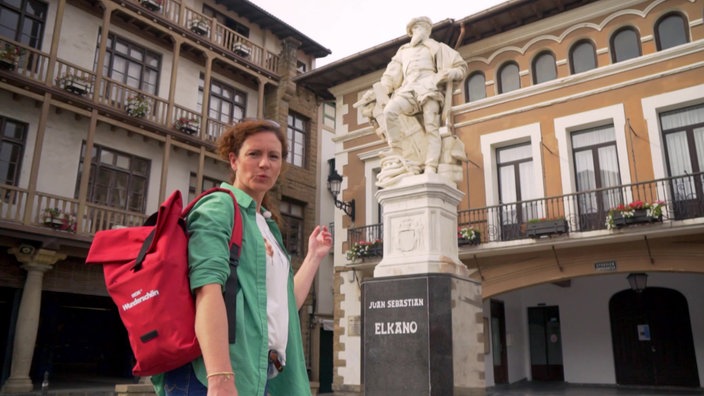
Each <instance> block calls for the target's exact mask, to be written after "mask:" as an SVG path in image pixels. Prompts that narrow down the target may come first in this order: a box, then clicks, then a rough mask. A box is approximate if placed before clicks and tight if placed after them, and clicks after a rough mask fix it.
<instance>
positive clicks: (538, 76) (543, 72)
mask: <svg viewBox="0 0 704 396" xmlns="http://www.w3.org/2000/svg"><path fill="white" fill-rule="evenodd" d="M556 78H557V68H556V66H555V57H554V56H553V55H552V54H551V53H549V52H543V53H542V54H540V55H538V56H537V57H536V58H535V61H533V82H534V83H535V84H540V83H542V82H545V81H550V80H554V79H556Z"/></svg>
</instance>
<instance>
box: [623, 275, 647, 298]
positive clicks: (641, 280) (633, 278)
mask: <svg viewBox="0 0 704 396" xmlns="http://www.w3.org/2000/svg"><path fill="white" fill-rule="evenodd" d="M626 279H628V284H629V285H631V289H632V290H633V291H634V292H636V293H641V292H643V290H645V287H646V285H647V284H648V274H646V273H643V272H634V273H632V274H628V276H627V277H626Z"/></svg>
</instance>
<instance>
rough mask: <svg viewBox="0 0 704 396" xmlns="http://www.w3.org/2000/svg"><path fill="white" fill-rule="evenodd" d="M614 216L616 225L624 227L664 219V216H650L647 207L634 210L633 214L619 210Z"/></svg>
mask: <svg viewBox="0 0 704 396" xmlns="http://www.w3.org/2000/svg"><path fill="white" fill-rule="evenodd" d="M613 218H614V226H615V227H624V226H629V225H634V224H649V223H655V222H661V221H662V216H659V217H654V216H649V215H648V210H647V209H636V210H634V211H633V216H624V215H623V214H622V213H621V212H617V213H614V214H613Z"/></svg>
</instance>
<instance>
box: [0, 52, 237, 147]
mask: <svg viewBox="0 0 704 396" xmlns="http://www.w3.org/2000/svg"><path fill="white" fill-rule="evenodd" d="M0 44H1V43H0ZM13 45H16V46H17V47H18V48H20V51H21V53H22V55H21V56H19V57H18V58H17V59H15V63H14V66H13V68H12V69H4V70H3V69H0V77H2V78H3V79H5V80H6V81H7V82H8V83H11V84H14V85H17V86H18V87H21V88H22V89H29V90H31V91H38V92H44V91H50V92H51V93H52V94H53V96H54V98H55V99H57V100H62V101H65V102H70V103H72V104H75V105H79V106H81V107H84V108H92V107H95V108H96V109H98V111H99V113H101V114H106V115H109V118H113V119H122V120H123V121H128V122H130V123H136V124H139V125H140V127H150V128H151V129H161V130H162V131H163V132H166V131H173V130H174V122H175V121H176V120H178V119H181V118H186V119H191V120H195V124H198V125H201V124H203V122H202V121H203V119H202V115H201V113H200V110H196V111H194V110H192V109H187V108H185V107H183V106H179V105H178V104H173V105H172V106H173V109H172V110H171V112H172V118H169V117H168V113H169V106H170V104H169V102H168V101H167V100H166V99H163V98H161V97H159V96H156V95H152V94H149V93H147V92H144V91H140V90H138V89H135V88H132V87H130V86H128V85H125V84H123V83H121V82H118V81H115V80H112V79H109V78H106V77H101V78H98V76H97V75H96V74H95V73H94V72H93V71H91V70H88V69H84V68H82V67H80V66H78V65H76V64H73V63H71V62H68V61H66V60H63V59H57V61H56V63H55V64H54V69H53V73H52V75H53V76H54V79H53V80H49V81H47V79H48V78H49V72H48V69H49V64H50V62H49V54H46V53H43V52H40V51H37V50H36V49H33V48H29V47H25V46H22V45H21V44H19V43H16V44H13ZM10 77H12V78H10ZM136 98H139V100H140V102H142V103H143V104H144V106H142V107H141V108H140V111H138V112H135V111H134V101H135V99H136ZM204 121H205V128H204V129H198V130H191V131H189V133H186V134H183V133H181V134H178V135H176V136H178V137H183V136H188V137H191V138H193V139H196V140H192V139H191V140H190V141H191V142H195V143H210V144H212V143H214V142H215V141H216V140H217V139H218V138H219V137H220V135H221V134H222V131H223V130H224V128H225V127H226V126H227V125H226V124H225V123H223V122H221V121H219V120H216V119H211V118H206V119H205V120H204ZM201 131H202V132H201Z"/></svg>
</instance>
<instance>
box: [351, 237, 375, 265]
mask: <svg viewBox="0 0 704 396" xmlns="http://www.w3.org/2000/svg"><path fill="white" fill-rule="evenodd" d="M383 252H384V242H383V241H381V240H379V239H377V240H375V241H373V242H370V241H359V242H355V243H354V244H353V245H352V247H351V248H350V249H349V250H347V260H350V261H353V262H354V261H357V260H360V259H362V260H363V259H364V258H365V257H380V256H383Z"/></svg>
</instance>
